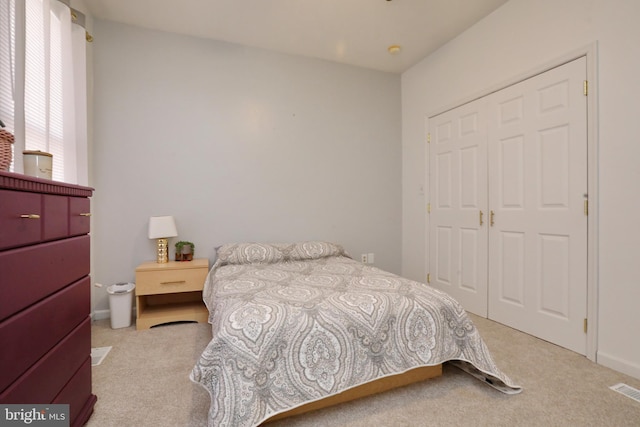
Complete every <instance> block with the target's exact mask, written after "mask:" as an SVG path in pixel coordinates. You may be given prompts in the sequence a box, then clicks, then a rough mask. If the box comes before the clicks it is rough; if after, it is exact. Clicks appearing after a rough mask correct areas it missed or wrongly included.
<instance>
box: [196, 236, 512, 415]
mask: <svg viewBox="0 0 640 427" xmlns="http://www.w3.org/2000/svg"><path fill="white" fill-rule="evenodd" d="M203 296H204V300H205V303H206V304H207V307H208V308H209V312H210V316H209V322H210V323H211V325H212V331H213V338H212V340H211V342H210V343H209V345H208V346H207V347H206V349H205V350H204V352H203V353H202V355H201V357H200V359H199V360H198V362H197V364H196V366H195V367H194V368H193V370H192V372H191V380H192V381H194V382H197V383H200V384H201V385H202V386H203V387H205V388H206V389H207V391H208V392H209V394H210V396H211V407H210V410H209V425H212V426H214V425H215V426H255V425H258V424H260V423H261V422H262V421H264V420H265V419H267V418H269V417H271V416H273V415H276V414H278V413H280V412H284V411H287V410H290V409H292V408H295V407H297V406H300V405H302V404H305V403H309V402H311V401H314V400H318V399H321V398H324V397H327V396H330V395H333V394H337V393H339V392H341V391H344V390H346V389H349V388H352V387H355V386H358V385H361V384H364V383H366V382H370V381H373V380H375V379H378V378H381V377H385V376H389V375H393V374H398V373H403V372H405V371H408V370H410V369H413V368H416V367H420V366H428V365H437V364H440V363H443V362H446V361H452V363H457V364H458V365H459V366H460V367H461V368H463V369H464V370H466V371H467V372H469V373H471V374H472V375H474V376H476V377H478V378H480V379H482V380H484V381H486V382H487V384H489V385H491V386H493V387H495V388H497V389H498V390H500V391H503V392H505V393H518V392H519V391H520V387H518V386H516V385H514V384H513V382H512V381H511V380H510V379H509V378H508V377H507V376H506V375H505V374H504V373H502V372H501V371H500V370H499V369H498V367H497V366H496V365H495V363H494V362H493V360H492V358H491V355H490V354H489V351H488V350H487V347H486V346H485V344H484V342H483V340H482V338H481V337H480V335H479V334H478V331H477V329H476V327H475V326H474V324H473V323H472V322H471V320H470V319H469V317H468V316H467V314H466V313H465V311H464V310H463V308H462V307H461V306H460V305H459V304H458V303H457V302H456V301H455V300H454V299H452V298H451V297H450V296H448V295H447V294H445V293H442V292H440V291H437V290H435V289H433V288H430V287H428V286H426V285H424V284H421V283H417V282H413V281H410V280H407V279H404V278H401V277H399V276H396V275H394V274H391V273H388V272H385V271H382V270H380V269H377V268H375V267H371V266H368V265H364V264H361V263H359V262H356V261H354V260H352V259H351V258H350V257H349V256H348V255H347V254H346V253H345V252H344V250H343V249H342V248H341V247H340V246H338V245H334V244H331V243H326V242H304V243H292V244H258V243H244V244H232V245H225V246H222V247H221V248H219V249H218V259H217V261H216V263H215V264H214V266H213V267H212V269H211V271H210V272H209V276H208V277H207V281H206V283H205V288H204V292H203Z"/></svg>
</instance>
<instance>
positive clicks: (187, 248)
mask: <svg viewBox="0 0 640 427" xmlns="http://www.w3.org/2000/svg"><path fill="white" fill-rule="evenodd" d="M195 248H196V246H195V245H194V244H193V243H191V242H185V241H182V240H181V241H179V242H177V243H176V261H191V260H192V259H193V253H194V252H195Z"/></svg>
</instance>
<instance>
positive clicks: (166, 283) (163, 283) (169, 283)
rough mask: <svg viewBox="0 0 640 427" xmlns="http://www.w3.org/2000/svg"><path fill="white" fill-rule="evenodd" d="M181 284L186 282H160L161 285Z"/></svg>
mask: <svg viewBox="0 0 640 427" xmlns="http://www.w3.org/2000/svg"><path fill="white" fill-rule="evenodd" d="M181 283H187V281H186V280H175V281H173V282H160V284H161V285H179V284H181Z"/></svg>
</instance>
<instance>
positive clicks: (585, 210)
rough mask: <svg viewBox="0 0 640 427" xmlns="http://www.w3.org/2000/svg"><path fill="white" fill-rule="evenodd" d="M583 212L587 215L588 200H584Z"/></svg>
mask: <svg viewBox="0 0 640 427" xmlns="http://www.w3.org/2000/svg"><path fill="white" fill-rule="evenodd" d="M584 214H585V216H589V201H588V200H585V201H584Z"/></svg>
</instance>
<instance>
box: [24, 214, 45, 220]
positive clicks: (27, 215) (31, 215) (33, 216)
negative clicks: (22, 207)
mask: <svg viewBox="0 0 640 427" xmlns="http://www.w3.org/2000/svg"><path fill="white" fill-rule="evenodd" d="M20 218H26V219H40V215H37V214H24V215H20Z"/></svg>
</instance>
